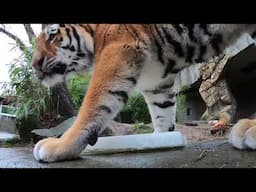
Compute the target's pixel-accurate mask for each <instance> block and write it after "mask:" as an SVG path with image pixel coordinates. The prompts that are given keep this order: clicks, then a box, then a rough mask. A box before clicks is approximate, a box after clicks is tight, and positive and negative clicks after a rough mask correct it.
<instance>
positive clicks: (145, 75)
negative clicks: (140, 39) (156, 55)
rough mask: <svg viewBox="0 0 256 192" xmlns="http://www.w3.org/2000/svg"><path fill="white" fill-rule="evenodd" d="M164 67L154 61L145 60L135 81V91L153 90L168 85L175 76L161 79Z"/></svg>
mask: <svg viewBox="0 0 256 192" xmlns="http://www.w3.org/2000/svg"><path fill="white" fill-rule="evenodd" d="M164 71H165V66H164V65H163V64H162V63H160V62H157V61H155V60H147V62H145V64H144V65H143V68H142V70H141V73H140V76H139V78H138V80H137V85H136V89H138V90H140V91H147V90H153V89H155V88H157V87H159V86H161V85H163V84H170V83H172V82H173V81H174V78H175V76H174V75H173V76H171V75H168V76H167V77H165V78H163V75H164Z"/></svg>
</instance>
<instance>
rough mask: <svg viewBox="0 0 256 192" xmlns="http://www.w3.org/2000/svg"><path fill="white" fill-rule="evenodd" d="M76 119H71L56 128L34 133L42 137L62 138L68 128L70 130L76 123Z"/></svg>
mask: <svg viewBox="0 0 256 192" xmlns="http://www.w3.org/2000/svg"><path fill="white" fill-rule="evenodd" d="M75 118H76V117H71V118H69V119H67V120H65V121H63V122H62V123H60V124H59V125H57V126H56V127H52V128H50V129H34V130H33V131H32V133H34V134H36V135H39V136H41V137H59V136H61V135H62V134H63V133H64V132H65V131H66V130H67V129H68V128H70V127H71V126H72V124H73V122H74V121H75Z"/></svg>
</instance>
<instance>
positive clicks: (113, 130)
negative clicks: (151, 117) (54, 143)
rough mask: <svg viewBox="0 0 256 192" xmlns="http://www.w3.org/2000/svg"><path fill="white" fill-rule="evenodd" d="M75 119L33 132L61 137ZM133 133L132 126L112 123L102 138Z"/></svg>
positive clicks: (38, 134) (41, 135)
mask: <svg viewBox="0 0 256 192" xmlns="http://www.w3.org/2000/svg"><path fill="white" fill-rule="evenodd" d="M75 119H76V117H71V118H69V119H67V120H65V121H63V122H62V123H60V124H59V125H57V126H56V127H52V128H49V129H35V130H33V131H32V133H34V134H35V135H37V136H40V137H59V136H61V135H62V134H63V133H64V132H65V131H66V130H67V129H69V128H70V127H71V126H72V124H73V122H74V121H75ZM132 133H133V126H132V125H130V124H125V123H118V122H115V121H112V122H111V123H110V125H109V126H108V127H107V128H106V129H105V130H104V131H103V132H102V133H101V135H100V136H114V135H129V134H132Z"/></svg>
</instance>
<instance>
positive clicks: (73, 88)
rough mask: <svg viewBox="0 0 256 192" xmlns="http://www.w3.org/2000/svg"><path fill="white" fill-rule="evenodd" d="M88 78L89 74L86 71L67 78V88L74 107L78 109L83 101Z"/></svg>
mask: <svg viewBox="0 0 256 192" xmlns="http://www.w3.org/2000/svg"><path fill="white" fill-rule="evenodd" d="M90 78H91V76H90V75H89V74H88V73H85V74H80V75H75V76H73V77H70V78H69V79H68V82H67V88H68V91H69V93H70V96H71V99H72V101H73V102H74V104H75V108H76V109H79V107H80V106H81V104H82V102H83V99H84V96H85V93H86V91H87V88H88V85H89V82H90Z"/></svg>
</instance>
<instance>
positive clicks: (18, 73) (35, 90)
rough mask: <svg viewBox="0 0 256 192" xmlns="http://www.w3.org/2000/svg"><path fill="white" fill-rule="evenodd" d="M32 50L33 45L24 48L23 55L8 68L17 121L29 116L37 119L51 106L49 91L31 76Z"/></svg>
mask: <svg viewBox="0 0 256 192" xmlns="http://www.w3.org/2000/svg"><path fill="white" fill-rule="evenodd" d="M33 50H34V43H32V45H31V46H30V47H26V48H25V49H24V52H23V54H22V55H21V56H20V57H19V58H18V59H16V60H15V61H14V62H12V63H11V64H10V67H9V76H10V80H11V81H10V85H11V88H12V89H14V90H15V94H16V95H17V107H18V110H17V114H16V115H17V118H18V119H21V118H27V117H28V116H30V115H33V116H35V117H37V118H39V117H41V116H42V115H44V114H45V112H46V109H47V108H48V112H49V105H51V104H52V103H51V102H52V101H51V90H50V89H47V88H45V87H43V85H41V83H39V82H38V81H37V80H36V78H35V76H34V75H33V71H32V66H31V61H32V55H33ZM51 110H52V109H51ZM55 111H56V110H55ZM50 113H52V112H50Z"/></svg>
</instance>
